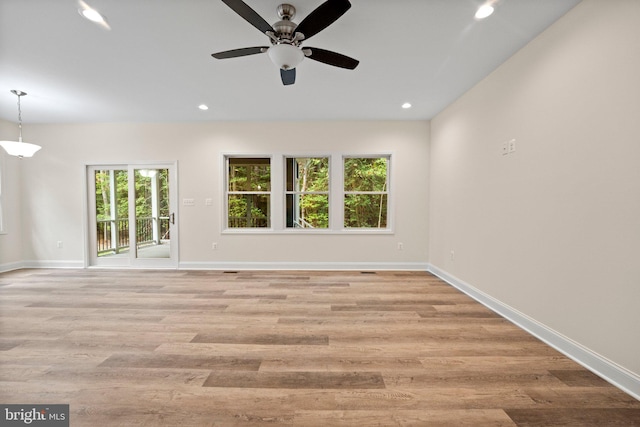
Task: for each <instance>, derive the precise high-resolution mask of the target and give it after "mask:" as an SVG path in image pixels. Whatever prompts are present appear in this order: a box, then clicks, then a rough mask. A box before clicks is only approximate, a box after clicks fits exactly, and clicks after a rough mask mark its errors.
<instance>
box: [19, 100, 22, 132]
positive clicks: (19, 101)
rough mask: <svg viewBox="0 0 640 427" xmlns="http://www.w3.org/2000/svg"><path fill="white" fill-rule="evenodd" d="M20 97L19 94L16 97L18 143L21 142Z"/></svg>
mask: <svg viewBox="0 0 640 427" xmlns="http://www.w3.org/2000/svg"><path fill="white" fill-rule="evenodd" d="M21 96H22V95H21V94H19V95H18V131H19V135H18V141H19V142H22V108H21V107H20V97H21Z"/></svg>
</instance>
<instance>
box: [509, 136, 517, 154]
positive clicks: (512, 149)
mask: <svg viewBox="0 0 640 427" xmlns="http://www.w3.org/2000/svg"><path fill="white" fill-rule="evenodd" d="M515 151H516V140H515V139H512V140H511V141H509V153H513V152H515Z"/></svg>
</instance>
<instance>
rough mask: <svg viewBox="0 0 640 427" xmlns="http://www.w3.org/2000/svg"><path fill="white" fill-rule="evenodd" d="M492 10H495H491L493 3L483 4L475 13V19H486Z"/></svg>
mask: <svg viewBox="0 0 640 427" xmlns="http://www.w3.org/2000/svg"><path fill="white" fill-rule="evenodd" d="M494 10H495V9H494V8H493V2H488V3H485V4H483V5H482V6H480V7H479V8H478V10H477V11H476V19H478V20H480V19H485V18H488V17H489V16H491V15H492V14H493V11H494Z"/></svg>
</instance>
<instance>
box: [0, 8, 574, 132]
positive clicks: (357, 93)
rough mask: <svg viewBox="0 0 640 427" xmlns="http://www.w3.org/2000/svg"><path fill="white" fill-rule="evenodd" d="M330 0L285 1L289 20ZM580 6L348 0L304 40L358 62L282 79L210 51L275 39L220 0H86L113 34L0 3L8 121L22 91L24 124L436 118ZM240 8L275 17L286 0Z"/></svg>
mask: <svg viewBox="0 0 640 427" xmlns="http://www.w3.org/2000/svg"><path fill="white" fill-rule="evenodd" d="M322 1H323V0H291V3H292V4H294V6H295V7H296V9H297V15H296V17H295V18H294V19H293V20H294V21H295V22H300V21H301V20H302V19H303V18H304V17H305V16H306V15H307V14H308V13H310V12H311V11H312V10H313V9H315V8H316V7H317V6H318V5H319V4H320V3H322ZM579 1H580V0H500V1H499V2H498V3H497V6H496V12H495V14H494V15H493V16H491V17H490V18H488V19H486V20H484V21H475V20H474V18H473V15H474V13H475V10H476V8H477V7H478V5H479V4H481V2H482V0H394V1H392V0H351V3H352V8H351V9H350V10H349V11H348V12H347V13H346V14H345V15H344V16H342V17H341V18H340V19H339V20H338V21H337V22H335V23H334V24H333V25H331V26H330V27H328V28H327V29H325V30H324V31H322V32H321V33H319V34H317V35H316V36H314V37H313V39H312V40H309V41H308V43H306V44H307V45H308V46H313V47H318V48H323V49H328V50H333V51H336V52H339V53H343V54H345V55H348V56H351V57H354V58H356V59H358V60H360V65H359V66H358V68H356V69H355V70H354V71H349V70H344V69H341V68H336V67H331V66H328V65H325V64H322V63H319V62H316V61H311V60H308V59H307V60H305V61H303V62H302V63H301V64H300V65H299V66H298V68H297V80H296V83H295V85H293V86H287V87H285V86H283V85H282V83H281V81H280V75H279V71H278V69H277V68H276V67H275V66H274V65H273V64H272V63H271V62H270V61H269V58H268V56H267V55H264V54H263V55H254V56H248V57H242V58H234V59H227V60H217V59H214V58H212V57H211V53H213V52H218V51H223V50H230V49H235V48H241V47H249V46H262V45H268V39H267V37H266V36H265V35H263V34H261V33H260V32H259V31H258V30H257V29H255V28H254V27H252V26H251V25H250V24H249V23H247V22H246V21H244V20H243V19H242V18H240V17H239V16H238V15H236V14H235V13H234V12H233V11H232V10H231V9H230V8H229V7H227V6H226V5H225V4H224V3H222V1H220V0H85V2H86V3H88V4H89V5H90V6H92V7H94V8H95V9H97V10H99V11H100V12H102V13H103V14H104V15H105V16H106V18H107V20H108V22H109V24H110V26H111V30H110V31H107V30H104V29H102V28H101V27H99V26H97V25H96V24H93V23H91V22H89V21H87V20H85V19H83V18H82V17H81V16H80V15H79V13H78V11H77V9H78V2H77V0H0V118H2V119H5V120H10V121H13V122H15V121H16V120H17V106H16V97H15V96H14V95H13V94H11V93H10V92H9V91H10V90H11V89H19V90H22V91H25V92H27V93H28V96H26V97H24V98H22V112H23V120H24V122H25V123H38V122H39V123H43V122H44V123H70V122H114V121H117V122H139V121H147V122H167V121H211V120H258V121H260V120H269V121H271V120H360V119H362V120H371V119H374V120H378V119H389V120H418V119H429V118H432V117H433V116H434V115H435V114H437V113H438V112H440V111H441V110H442V109H443V108H444V107H446V106H447V105H449V104H450V103H451V102H452V101H454V100H455V99H457V98H458V97H459V96H460V95H462V94H463V93H464V92H465V91H467V90H468V89H469V88H471V87H472V86H473V85H474V84H476V83H477V82H478V81H480V80H481V79H482V78H484V77H485V76H486V75H488V74H489V73H490V72H491V71H492V70H494V69H495V68H496V67H497V66H498V65H500V64H501V63H502V62H504V61H505V60H506V59H507V58H509V57H510V56H511V55H513V54H514V53H515V52H516V51H517V50H518V49H520V48H521V47H522V46H524V45H525V44H526V43H527V42H528V41H530V40H531V39H532V38H534V37H535V36H536V35H537V34H539V33H540V32H541V31H543V30H544V29H545V28H547V27H548V26H549V25H550V24H552V23H553V22H554V21H556V20H557V19H558V18H559V17H561V16H562V15H563V14H565V13H566V12H567V11H568V10H569V9H571V8H572V7H573V6H575V5H576V4H577V3H578V2H579ZM245 2H246V3H247V4H248V5H249V6H251V7H252V8H253V9H254V10H256V12H258V13H259V14H260V15H261V16H262V17H263V18H264V19H265V20H267V21H268V22H269V23H274V22H275V21H277V20H278V18H277V15H276V7H277V5H278V4H280V3H281V1H280V0H245ZM303 45H304V44H303ZM406 101H408V102H411V103H412V104H413V108H412V109H410V110H403V109H402V108H400V106H401V104H402V103H403V102H406ZM201 103H205V104H207V105H209V107H210V108H209V110H208V111H201V110H199V109H198V108H197V106H198V105H199V104H201Z"/></svg>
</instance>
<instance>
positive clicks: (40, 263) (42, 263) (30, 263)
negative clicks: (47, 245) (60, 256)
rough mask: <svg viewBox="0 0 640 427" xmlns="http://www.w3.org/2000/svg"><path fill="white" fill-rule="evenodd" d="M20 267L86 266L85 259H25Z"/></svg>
mask: <svg viewBox="0 0 640 427" xmlns="http://www.w3.org/2000/svg"><path fill="white" fill-rule="evenodd" d="M20 268H84V261H74V260H66V261H65V260H61V261H57V260H56V261H23V262H22V266H21V267H20Z"/></svg>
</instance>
